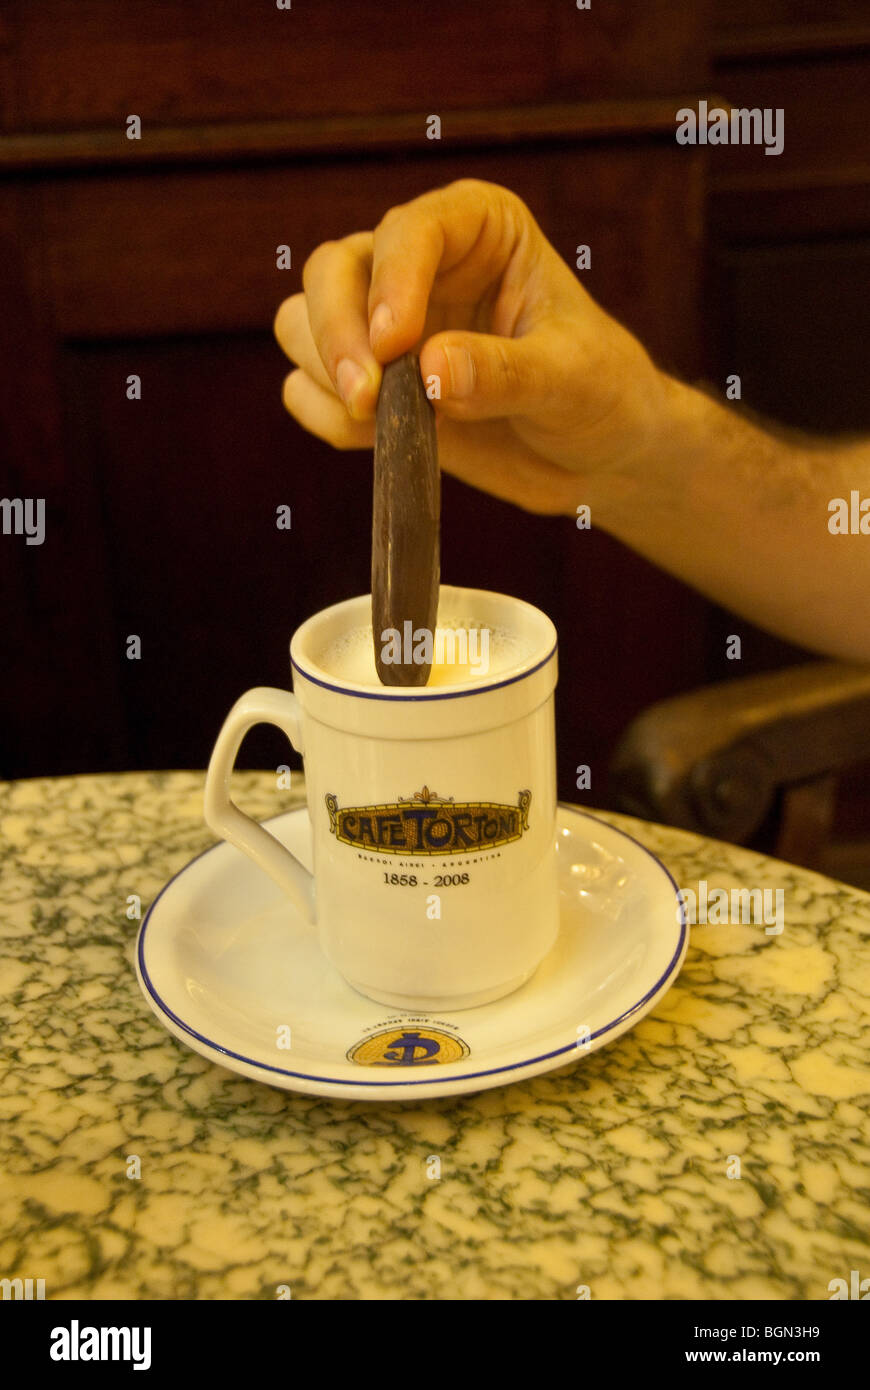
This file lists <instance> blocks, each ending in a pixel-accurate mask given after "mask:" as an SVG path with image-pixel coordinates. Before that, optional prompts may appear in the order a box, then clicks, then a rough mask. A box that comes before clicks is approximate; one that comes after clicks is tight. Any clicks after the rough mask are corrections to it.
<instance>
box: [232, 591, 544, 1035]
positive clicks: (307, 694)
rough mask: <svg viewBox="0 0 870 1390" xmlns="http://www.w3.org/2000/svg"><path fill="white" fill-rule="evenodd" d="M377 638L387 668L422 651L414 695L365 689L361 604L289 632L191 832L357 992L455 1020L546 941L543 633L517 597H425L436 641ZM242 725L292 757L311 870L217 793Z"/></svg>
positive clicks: (510, 981)
mask: <svg viewBox="0 0 870 1390" xmlns="http://www.w3.org/2000/svg"><path fill="white" fill-rule="evenodd" d="M406 628H407V629H410V624H408V625H406ZM382 636H383V634H382ZM389 640H390V641H392V642H393V643H394V645H395V647H396V650H397V651H398V650H399V649H400V648H401V649H402V650H403V651H404V653H405V655H404V656H397V657H395V658H394V659H397V660H405V659H406V656H407V651H408V650H409V644H415V643H417V642H420V643H422V645H421V646H419V651H420V652H421V653H422V652H424V651H428V652H429V654H431V655H432V656H433V657H434V659H435V664H434V665H433V669H432V672H431V674H430V678H429V683H428V684H427V685H425V686H413V687H408V686H384V685H381V683H380V681H379V680H378V677H377V673H376V670H375V664H374V656H373V651H372V635H371V596H370V595H367V594H365V595H361V596H360V597H358V598H352V599H348V600H346V601H345V602H344V603H339V604H336V605H334V606H333V607H332V608H327V609H324V610H323V612H320V613H317V614H315V615H314V617H312V618H309V619H308V620H307V621H306V622H304V623H303V624H302V626H301V627H300V628H299V629H298V630H297V632H296V633H295V635H294V637H293V639H292V641H291V643H290V660H291V665H292V668H293V693H292V694H291V693H290V692H289V691H284V690H277V689H273V688H271V687H267V686H262V687H260V688H258V689H255V690H249V691H248V692H247V694H245V695H242V697H241V698H240V699H239V700H238V701H237V702H236V704H235V705H234V706H233V708H232V710H231V711H230V713H229V715H228V716H227V718H226V720H225V722H224V725H223V728H222V729H221V731H220V734H219V736H218V740H217V743H216V744H215V748H214V752H213V754H212V757H211V761H210V763H209V768H208V775H207V778H206V788H205V819H206V822H207V824H208V825H209V827H210V828H211V829H212V830H213V831H214V832H215V833H216V834H217V835H220V836H221V837H222V838H223V839H225V840H228V841H229V842H230V843H231V844H233V845H236V846H237V847H238V848H239V849H241V850H243V851H244V852H245V854H247V855H249V856H250V857H251V858H252V859H253V860H255V862H256V863H257V864H259V865H260V867H261V868H262V869H264V870H265V871H266V872H267V873H269V874H271V876H272V878H273V879H274V880H275V881H276V882H277V883H278V884H280V886H281V887H282V888H283V889H284V891H285V892H286V894H287V896H288V897H289V898H290V900H291V901H292V902H293V904H294V906H295V907H296V909H297V911H299V912H301V913H302V914H303V915H304V917H305V919H306V920H307V921H309V922H310V923H311V924H312V929H314V928H315V927H316V930H317V931H318V933H319V940H320V945H321V947H322V949H323V951H324V953H325V954H326V956H327V958H328V959H329V960H330V961H331V963H332V964H333V966H334V967H335V968H336V970H338V971H339V973H340V974H341V975H342V976H343V977H344V978H345V980H347V981H348V983H349V984H351V985H352V986H353V987H354V989H356V990H359V991H360V993H362V994H364V995H367V996H368V997H369V998H371V999H375V1000H378V1001H379V1002H381V1003H384V1004H389V1005H392V1006H394V1007H396V1008H401V1009H413V1010H415V1011H419V1010H424V1011H438V1012H442V1011H444V1010H449V1009H463V1008H471V1007H473V1006H475V1005H479V1004H486V1003H488V1002H490V1001H491V1000H494V999H499V998H501V997H502V996H503V995H506V994H509V993H510V992H511V991H512V990H515V989H517V988H519V986H520V985H522V984H523V983H524V982H525V981H526V980H528V979H529V978H530V977H531V976H532V975H533V974H534V972H535V970H536V969H537V967H538V965H539V964H540V962H541V961H542V960H543V958H544V956H546V954H547V952H548V951H549V950H550V948H551V946H552V945H553V943H554V941H555V939H556V936H557V933H558V928H559V889H558V882H557V868H556V752H555V720H554V698H553V692H554V690H555V686H556V677H557V650H556V630H555V628H554V626H553V624H552V622H551V621H550V619H549V618H547V617H546V616H545V615H544V614H543V613H542V612H540V611H539V610H538V609H537V608H534V607H533V606H532V605H531V604H529V603H525V602H523V601H522V600H520V599H515V598H510V597H508V596H507V595H504V594H496V593H490V592H487V591H485V590H480V589H464V588H454V587H451V586H449V585H442V586H441V593H440V601H439V610H438V628H437V630H436V633H434V634H428V635H427V634H425V633H423V632H422V630H418V631H417V632H411V631H410V630H406V631H405V632H404V633H396V634H394V635H392V636H391V637H390V639H389ZM426 640H428V642H429V644H430V645H429V648H427V647H426ZM412 649H414V648H413V646H412ZM439 658H440V659H439ZM259 723H271V724H276V725H277V726H278V727H279V728H280V729H282V730H283V731H284V733H285V734H286V735H287V737H288V739H289V740H290V742H291V744H292V745H293V747H294V748H295V749H296V750H297V752H298V753H300V754H302V756H303V759H304V764H305V782H306V791H307V797H308V812H309V816H310V819H311V831H312V850H313V854H312V863H313V866H314V872H313V874H312V873H309V872H308V870H307V868H305V867H304V866H303V865H302V864H301V863H300V862H299V860H298V859H296V858H295V857H294V856H293V855H292V854H291V853H290V851H289V850H288V849H286V848H285V847H284V846H283V845H281V844H280V843H279V842H278V840H277V839H276V838H275V837H274V836H273V835H271V834H270V833H269V831H268V830H267V829H265V828H264V827H263V826H261V825H259V824H257V822H256V821H254V820H252V819H251V818H250V817H249V816H247V815H245V814H244V812H242V811H240V810H239V808H238V807H237V806H236V805H235V804H234V803H233V801H232V799H231V796H230V779H231V775H232V770H233V764H234V762H235V759H236V755H237V753H238V750H239V746H240V744H241V742H242V739H243V738H244V736H245V734H246V733H247V732H248V730H249V729H251V728H252V727H253V726H254V725H255V724H259Z"/></svg>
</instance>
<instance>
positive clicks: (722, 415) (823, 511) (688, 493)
mask: <svg viewBox="0 0 870 1390" xmlns="http://www.w3.org/2000/svg"><path fill="white" fill-rule="evenodd" d="M660 418H661V421H662V425H661V429H660V430H657V431H656V433H655V435H654V436H652V438H651V441H650V444H649V446H648V447H647V448H645V449H644V450H643V451H642V452H641V453H640V454H639V456H638V457H637V458H636V459H635V460H633V461H632V462H631V464H630V466H629V467H628V468H627V469H626V470H625V472H624V473H623V474H622V476H621V477H620V478H619V479H618V480H614V481H613V485H612V487H610V488H609V489H608V486H607V484H606V483H605V484H604V485H603V491H602V495H601V498H600V501H599V505H598V506H597V507H596V508H594V509H593V522H596V521H597V523H598V524H599V525H601V526H602V527H603V529H604V530H606V531H608V532H610V534H612V535H614V536H616V537H617V538H618V539H619V540H621V541H624V542H625V543H626V544H627V545H629V546H631V548H632V549H634V550H636V551H638V552H639V553H640V554H642V555H645V556H646V557H647V558H648V559H650V560H652V561H653V562H654V563H655V564H657V565H659V566H660V567H661V568H663V569H665V570H668V571H669V572H670V573H672V574H675V575H677V576H678V577H679V578H680V579H683V580H685V582H686V583H688V584H691V585H692V586H693V587H694V588H697V589H698V590H699V591H700V592H702V593H704V594H705V595H707V597H708V598H711V599H713V600H715V601H716V602H717V603H721V604H722V605H724V606H725V607H727V608H729V609H731V610H732V611H733V612H734V613H736V614H738V615H740V616H742V617H745V618H747V619H749V620H750V621H751V622H753V623H755V624H757V625H758V626H759V627H763V628H766V629H768V630H769V631H771V632H775V633H777V634H778V635H779V636H781V637H784V638H786V639H787V640H788V641H791V642H794V643H796V644H797V645H799V646H805V647H808V648H810V649H811V650H816V651H819V652H824V653H825V654H826V655H829V656H832V657H836V658H839V659H842V660H846V661H858V662H870V502H868V510H867V512H866V513H860V512H859V510H858V508H859V507H860V500H861V499H865V498H866V499H870V442H868V441H861V442H858V443H845V444H838V443H836V442H818V443H817V442H816V441H814V440H811V439H802V438H801V439H798V440H795V441H794V442H792V441H791V440H786V439H782V438H778V437H776V436H775V435H772V434H769V433H767V432H766V431H765V430H764V429H762V428H760V427H758V426H757V425H755V424H753V423H751V422H750V421H748V420H746V419H744V418H743V417H742V416H740V415H739V414H738V413H737V412H735V411H734V410H729V409H728V408H727V407H726V406H723V405H721V404H720V403H719V402H717V401H715V400H712V399H710V398H709V397H707V396H706V395H704V394H703V392H701V391H697V390H695V389H693V388H692V387H689V386H685V385H683V384H682V383H680V382H677V381H674V380H673V379H672V378H669V377H668V378H664V380H663V409H662V412H661V417H660ZM855 492H857V493H858V495H859V496H858V498H857V499H852V498H851V494H852V493H855ZM835 498H842V499H844V500H845V503H846V506H847V508H848V507H849V504H850V501H851V502H852V513H853V520H854V517H856V516H857V517H859V518H860V519H861V520H863V522H864V525H865V527H866V529H867V532H868V534H861V533H860V530H859V532H858V534H836V533H832V530H831V529H829V523H832V524H833V514H832V512H831V510H830V504H831V503H832V501H833V499H835ZM856 503H857V505H856ZM846 524H847V525H848V524H849V523H848V521H847V523H846Z"/></svg>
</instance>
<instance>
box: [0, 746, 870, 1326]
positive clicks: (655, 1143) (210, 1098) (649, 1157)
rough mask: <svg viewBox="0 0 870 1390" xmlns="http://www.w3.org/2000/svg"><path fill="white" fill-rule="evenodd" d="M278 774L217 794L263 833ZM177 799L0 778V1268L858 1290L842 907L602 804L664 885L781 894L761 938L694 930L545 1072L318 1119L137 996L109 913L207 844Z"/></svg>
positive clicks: (237, 1283)
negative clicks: (647, 1009) (674, 967)
mask: <svg viewBox="0 0 870 1390" xmlns="http://www.w3.org/2000/svg"><path fill="white" fill-rule="evenodd" d="M300 780H301V779H300ZM275 783H276V778H275V776H274V775H273V774H269V773H241V774H236V782H235V783H234V786H235V788H236V794H237V796H238V798H239V800H240V802H241V803H242V804H243V805H244V806H245V808H246V809H248V810H250V811H251V812H252V813H253V814H256V815H258V816H259V817H260V818H264V817H265V816H268V815H274V814H277V813H278V812H279V811H282V810H286V809H289V808H290V807H291V806H293V805H295V804H297V803H298V800H299V792H298V787H297V789H294V791H293V792H286V791H285V792H278V791H276V790H275ZM202 787H203V774H202V773H200V772H173V773H155V774H145V773H141V774H125V775H118V776H106V777H75V778H56V779H53V778H43V779H34V780H31V781H22V782H18V783H4V784H0V837H2V845H3V873H2V879H0V907H2V918H0V995H2V1005H0V1008H2V1015H0V1016H2V1029H3V1048H2V1059H0V1069H2V1088H0V1277H3V1276H6V1277H14V1276H16V1275H17V1276H21V1277H28V1276H30V1277H32V1278H39V1277H42V1278H44V1279H45V1281H46V1294H47V1297H48V1298H122V1299H149V1298H152V1299H171V1298H229V1299H235V1298H245V1299H249V1298H270V1299H271V1298H275V1297H276V1291H277V1289H278V1286H279V1285H288V1286H289V1288H290V1290H291V1291H292V1297H293V1298H295V1299H300V1298H301V1299H305V1298H317V1299H356V1298H360V1299H378V1298H388V1299H432V1298H434V1299H447V1298H459V1299H501V1298H504V1299H529V1298H534V1299H554V1298H556V1299H573V1298H576V1297H577V1286H578V1285H587V1286H588V1287H589V1290H590V1293H591V1296H592V1297H593V1298H618V1299H637V1298H669V1299H682V1298H704V1299H722V1298H727V1299H731V1298H736V1299H747V1298H768V1299H827V1298H828V1297H829V1296H830V1295H829V1292H828V1283H829V1281H830V1280H831V1279H834V1278H838V1277H843V1278H845V1279H847V1280H848V1278H849V1271H850V1270H851V1269H858V1270H859V1271H860V1273H861V1277H862V1278H864V1277H867V1276H870V1250H868V1238H867V1228H868V1218H867V1213H868V1192H867V1187H868V1179H867V1174H868V1159H870V1124H868V1115H867V1105H866V1101H867V1090H868V1079H867V1075H868V1074H867V1053H868V1046H867V1042H868V999H870V937H868V929H870V897H868V896H866V895H864V894H862V893H860V892H858V891H857V890H853V889H850V888H847V887H845V886H843V885H841V884H836V883H833V882H831V881H830V880H828V879H823V878H820V877H818V876H816V875H813V874H809V873H806V872H804V871H803V870H799V869H795V868H791V867H789V866H786V865H782V864H778V863H775V862H774V861H771V860H765V859H763V858H761V857H760V856H758V855H755V854H751V853H749V852H747V851H744V850H738V849H734V848H731V847H729V846H726V845H722V844H719V843H716V842H712V841H702V840H699V839H697V838H695V837H693V836H689V835H685V834H683V833H681V832H678V831H674V830H667V829H664V828H661V827H655V826H648V825H643V824H641V823H639V822H633V821H631V820H629V819H628V818H626V817H620V816H610V815H607V816H606V817H605V819H607V820H610V821H612V823H614V824H616V825H619V826H621V827H622V828H624V829H627V830H629V832H630V833H633V834H634V835H635V836H636V837H637V838H638V839H640V840H641V841H642V842H643V843H644V844H646V845H648V846H649V848H650V849H652V850H654V851H655V852H656V853H658V854H659V855H660V856H661V857H662V858H663V859H664V861H665V862H666V864H667V865H668V867H669V868H670V869H671V871H672V873H673V874H674V876H675V878H676V880H677V882H678V883H679V884H680V885H681V886H683V887H691V886H693V884H694V885H696V884H697V881H698V880H699V879H700V878H706V879H707V880H708V882H709V884H710V886H711V888H712V887H714V886H719V887H731V886H748V887H759V886H765V885H766V886H769V887H773V888H777V887H782V888H783V889H784V890H785V893H786V898H785V930H784V932H783V933H782V935H781V936H766V935H765V933H764V931H763V930H762V929H761V928H759V927H758V926H739V925H737V926H728V927H723V926H701V927H695V928H693V929H692V936H691V942H690V947H689V954H688V957H687V961H686V964H685V966H684V969H683V972H682V974H681V976H680V978H679V980H678V981H677V983H676V985H675V986H674V988H673V989H672V990H671V992H670V993H669V994H668V995H667V996H666V997H665V999H664V1000H663V1001H662V1002H661V1003H660V1004H659V1005H658V1006H657V1007H656V1008H655V1009H654V1010H653V1012H652V1014H651V1015H650V1016H648V1017H647V1018H645V1019H643V1020H642V1021H641V1022H640V1024H639V1025H638V1026H637V1027H636V1028H635V1029H634V1030H633V1031H632V1032H630V1033H628V1034H627V1035H626V1036H624V1037H622V1038H620V1039H618V1040H617V1041H616V1042H615V1043H613V1044H612V1045H610V1046H609V1047H606V1048H604V1049H603V1050H601V1051H599V1052H593V1053H591V1054H590V1055H588V1056H586V1057H583V1058H581V1059H579V1060H576V1061H575V1060H572V1062H571V1064H570V1065H569V1066H568V1067H566V1068H563V1069H562V1070H561V1071H559V1072H555V1073H552V1074H550V1075H548V1076H545V1077H541V1078H537V1079H535V1080H532V1081H527V1082H523V1083H520V1084H515V1085H509V1086H505V1087H504V1088H501V1089H497V1090H491V1091H484V1092H481V1093H480V1094H479V1095H472V1096H465V1097H459V1098H449V1097H439V1098H438V1099H435V1100H425V1101H421V1102H404V1103H400V1102H393V1103H386V1102H385V1103H382V1104H372V1103H360V1102H353V1101H334V1100H326V1099H319V1098H315V1097H310V1096H305V1095H299V1094H294V1093H287V1092H283V1091H279V1090H275V1089H272V1088H270V1087H268V1086H265V1085H260V1084H258V1083H256V1082H253V1081H248V1080H246V1079H244V1078H242V1077H238V1076H236V1075H234V1074H233V1073H231V1072H228V1071H226V1070H224V1069H223V1068H221V1067H218V1066H215V1065H213V1064H212V1063H210V1062H208V1061H206V1060H205V1059H204V1058H203V1057H200V1056H198V1055H197V1054H196V1053H194V1052H191V1051H190V1050H189V1049H188V1048H186V1047H184V1046H183V1045H182V1044H181V1043H179V1042H177V1041H176V1040H175V1039H174V1038H172V1037H171V1036H170V1035H169V1034H168V1033H167V1032H165V1031H164V1029H163V1028H162V1027H161V1025H160V1023H159V1022H158V1021H157V1019H156V1018H155V1017H154V1015H153V1014H152V1013H151V1012H150V1010H149V1008H148V1006H147V1004H146V1002H145V1000H144V999H143V998H142V995H141V994H140V991H139V988H138V985H137V982H136V978H135V973H134V969H133V950H134V945H135V940H136V934H137V930H138V925H139V924H138V922H137V921H135V920H130V919H129V918H128V917H127V915H126V912H127V898H128V895H130V894H133V893H135V894H138V895H139V896H140V897H141V900H142V911H143V913H144V911H145V910H146V909H147V906H148V905H149V903H150V902H151V901H152V900H153V898H154V897H155V895H156V894H157V892H158V890H159V889H160V888H161V886H162V885H163V884H164V883H165V881H166V880H167V878H168V877H169V876H170V875H172V874H174V873H175V872H176V871H177V870H178V869H180V868H181V867H182V866H183V865H184V864H185V863H186V862H187V861H188V860H189V859H190V858H192V857H193V855H194V854H197V853H198V852H199V851H200V850H202V849H203V848H205V847H206V846H207V845H208V844H209V843H211V842H212V836H211V835H210V833H209V831H208V830H207V829H206V827H205V826H204V824H203V822H202ZM131 1154H137V1155H138V1156H139V1157H140V1159H141V1168H142V1175H141V1178H140V1179H138V1180H137V1179H131V1178H128V1177H127V1176H126V1163H127V1156H128V1155H131ZM430 1155H436V1156H438V1157H439V1158H440V1160H441V1177H440V1180H437V1181H433V1180H431V1179H430V1178H429V1177H427V1158H428V1157H429V1156H430ZM729 1155H738V1156H739V1157H740V1160H741V1164H742V1176H741V1177H740V1178H739V1179H734V1178H729V1177H728V1176H727V1171H726V1170H727V1166H728V1162H729Z"/></svg>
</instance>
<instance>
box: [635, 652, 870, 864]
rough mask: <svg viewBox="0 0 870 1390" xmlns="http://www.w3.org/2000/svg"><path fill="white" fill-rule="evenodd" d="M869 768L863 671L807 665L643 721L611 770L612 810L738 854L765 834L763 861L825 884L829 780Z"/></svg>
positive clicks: (832, 787)
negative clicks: (820, 875) (821, 875)
mask: <svg viewBox="0 0 870 1390" xmlns="http://www.w3.org/2000/svg"><path fill="white" fill-rule="evenodd" d="M867 759H870V667H865V666H853V665H848V664H846V663H844V662H838V661H825V662H812V663H810V664H808V665H805V666H793V667H790V668H788V669H787V670H784V671H776V672H774V673H772V674H769V675H762V676H751V677H748V678H745V679H742V680H736V681H727V682H724V683H723V684H720V685H711V686H706V687H704V688H703V689H700V690H695V691H692V692H691V693H689V694H687V695H679V696H677V697H675V698H674V699H669V700H663V701H660V702H659V703H658V704H655V705H652V706H651V707H650V708H649V709H647V710H644V712H643V713H642V714H640V715H639V716H638V717H637V718H636V719H635V720H633V722H632V723H631V724H630V725H629V727H628V729H627V730H626V732H625V734H624V735H623V737H622V738H621V740H620V742H619V744H618V745H617V748H616V751H615V753H614V755H613V758H612V760H611V767H610V804H612V805H613V806H614V807H615V809H617V810H620V811H625V812H626V813H627V814H630V815H635V816H641V817H643V818H644V819H647V820H657V821H664V822H665V823H667V824H670V825H676V826H680V827H682V828H683V829H686V830H693V831H695V832H697V833H698V834H701V835H710V836H713V837H714V838H716V839H720V840H729V841H731V842H732V843H736V844H745V843H747V842H749V841H750V840H752V839H753V837H757V836H758V834H759V832H761V831H762V829H763V827H765V826H768V827H770V826H771V825H772V835H770V836H769V837H768V843H767V844H766V845H765V846H764V848H766V849H767V850H768V851H769V852H770V853H772V854H774V855H776V857H777V858H779V859H785V860H788V861H789V862H791V863H795V864H801V865H804V866H805V867H808V868H818V869H822V870H823V871H827V872H831V873H833V872H835V869H834V868H832V867H831V866H830V864H829V863H827V862H826V857H827V856H826V850H827V849H828V841H829V838H830V833H831V828H832V825H833V818H834V809H835V797H836V789H837V782H838V776H839V774H840V773H842V772H843V771H844V770H845V769H846V768H847V767H849V766H850V765H852V764H855V763H860V762H863V761H865V760H867ZM839 876H842V877H845V876H846V875H845V874H842V873H841V874H840V875H839ZM867 886H870V884H868V885H867Z"/></svg>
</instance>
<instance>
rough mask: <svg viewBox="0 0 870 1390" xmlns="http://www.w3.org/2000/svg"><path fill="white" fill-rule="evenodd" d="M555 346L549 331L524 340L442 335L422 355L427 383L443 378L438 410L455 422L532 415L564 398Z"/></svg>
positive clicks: (490, 336) (436, 337) (421, 370)
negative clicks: (549, 403)
mask: <svg viewBox="0 0 870 1390" xmlns="http://www.w3.org/2000/svg"><path fill="white" fill-rule="evenodd" d="M552 347H553V344H552V339H551V337H550V335H549V334H548V333H547V331H546V330H541V332H531V333H528V334H526V335H525V337H522V338H497V337H494V336H493V335H492V334H489V333H451V332H448V333H436V334H435V335H434V336H433V337H432V338H430V339H429V340H428V342H427V343H426V344H425V346H424V348H423V350H422V352H421V353H420V372H421V375H422V377H423V380H424V381H429V379H430V378H431V377H432V376H435V377H437V378H438V381H439V384H440V391H441V398H440V400H437V405H438V408H439V409H440V410H442V411H443V412H444V413H445V414H446V415H448V416H450V417H451V418H453V419H456V420H487V419H492V418H495V417H497V416H511V415H529V414H534V413H536V412H537V411H540V410H541V409H546V408H547V404H548V402H552V401H553V400H554V399H556V400H558V399H559V396H558V392H559V391H560V389H562V381H561V377H562V373H561V371H560V370H559V368H558V366H557V364H556V362H555V361H554V356H555V355H554V353H553V351H552ZM436 399H437V398H436Z"/></svg>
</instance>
